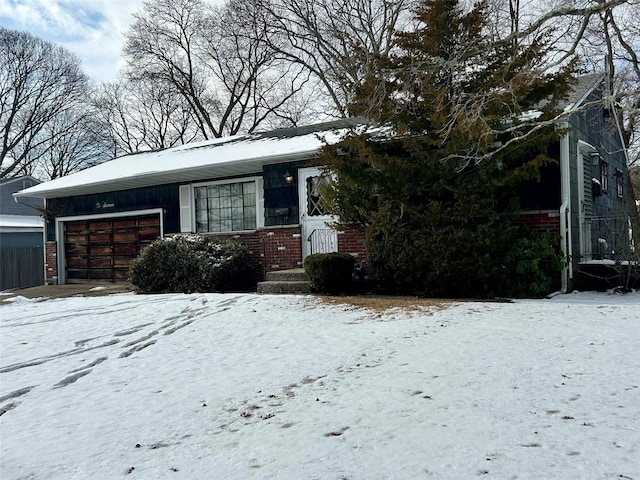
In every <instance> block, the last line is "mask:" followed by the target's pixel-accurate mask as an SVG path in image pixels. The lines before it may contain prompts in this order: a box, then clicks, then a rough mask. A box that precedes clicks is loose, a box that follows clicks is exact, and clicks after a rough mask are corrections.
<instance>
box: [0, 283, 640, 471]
mask: <svg viewBox="0 0 640 480" xmlns="http://www.w3.org/2000/svg"><path fill="white" fill-rule="evenodd" d="M639 306H640V295H639V294H630V295H626V296H623V295H607V294H574V295H565V296H557V297H555V298H554V299H552V300H536V301H533V300H530V301H519V302H516V303H512V304H507V303H478V302H471V303H456V304H453V305H452V306H450V307H449V308H444V309H437V308H435V307H434V308H432V309H423V310H417V311H412V312H407V311H403V310H399V309H394V310H390V311H387V312H386V313H378V312H373V311H368V310H363V309H356V308H354V307H349V306H345V305H327V304H324V303H322V302H321V301H320V300H318V299H316V298H314V297H310V296H309V297H304V296H257V295H248V294H247V295H240V294H237V295H229V294H227V295H215V294H207V295H203V294H194V295H158V296H142V295H133V294H120V295H111V296H106V297H97V298H77V297H75V298H66V299H57V300H47V301H35V302H26V301H19V300H18V301H14V302H12V303H5V304H3V305H0V346H1V350H0V413H2V412H4V413H3V415H2V416H1V417H0V432H1V450H0V453H1V457H0V477H1V478H2V479H3V480H12V479H27V478H28V479H33V480H41V479H42V480H44V479H46V480H51V479H124V478H127V479H163V478H172V479H343V478H346V479H414V478H415V479H418V478H419V479H469V478H494V479H618V480H619V479H634V480H640V423H639V419H640V388H639V386H640V378H639V375H640V354H639V353H638V350H637V348H638V345H640V314H639V308H638V307H639Z"/></svg>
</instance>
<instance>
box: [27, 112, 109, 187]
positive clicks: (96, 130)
mask: <svg viewBox="0 0 640 480" xmlns="http://www.w3.org/2000/svg"><path fill="white" fill-rule="evenodd" d="M96 113H97V112H95V111H94V110H92V109H91V108H89V106H88V105H87V106H83V108H75V109H73V110H67V111H65V112H61V113H60V114H58V115H56V116H55V117H54V118H53V119H52V121H51V122H49V123H48V124H47V125H46V126H45V128H44V130H43V133H44V136H45V138H47V139H48V140H47V141H46V142H43V143H42V144H41V145H40V146H39V148H38V149H37V150H36V152H35V156H37V157H38V158H39V161H38V162H37V164H35V165H34V166H35V170H34V174H35V175H36V176H37V177H39V178H42V179H47V180H48V179H54V178H58V177H63V176H65V175H69V174H70V173H73V172H75V171H78V170H82V169H84V168H88V167H91V166H93V165H97V164H98V163H102V162H104V161H107V160H109V159H110V158H112V156H113V155H112V152H113V143H112V141H111V139H110V138H109V136H108V133H107V132H108V128H107V127H106V125H105V124H104V123H103V122H102V121H101V120H100V118H99V116H98V115H97V114H96Z"/></svg>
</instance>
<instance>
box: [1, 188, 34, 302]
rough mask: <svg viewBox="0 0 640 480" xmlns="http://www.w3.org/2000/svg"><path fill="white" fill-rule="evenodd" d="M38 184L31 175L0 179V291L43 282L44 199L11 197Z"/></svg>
mask: <svg viewBox="0 0 640 480" xmlns="http://www.w3.org/2000/svg"><path fill="white" fill-rule="evenodd" d="M39 183H40V181H39V180H38V179H36V178H34V177H31V176H21V177H15V178H10V179H7V180H3V181H2V182H0V290H7V289H11V288H24V287H32V286H35V285H42V284H44V236H43V235H44V221H43V219H42V209H43V207H44V201H43V200H42V199H40V198H33V197H23V198H20V199H19V201H18V202H16V201H15V199H14V197H13V194H14V193H16V192H18V191H20V190H24V189H26V188H30V187H33V186H35V185H38V184H39Z"/></svg>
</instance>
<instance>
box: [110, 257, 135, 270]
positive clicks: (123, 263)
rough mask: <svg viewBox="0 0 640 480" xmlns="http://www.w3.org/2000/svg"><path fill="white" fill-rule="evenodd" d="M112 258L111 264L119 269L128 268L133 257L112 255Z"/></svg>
mask: <svg viewBox="0 0 640 480" xmlns="http://www.w3.org/2000/svg"><path fill="white" fill-rule="evenodd" d="M112 258H113V266H114V267H115V268H119V269H126V270H128V269H129V266H130V265H131V261H132V260H133V259H134V257H129V256H127V257H112Z"/></svg>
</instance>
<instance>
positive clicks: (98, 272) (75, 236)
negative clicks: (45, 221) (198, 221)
mask: <svg viewBox="0 0 640 480" xmlns="http://www.w3.org/2000/svg"><path fill="white" fill-rule="evenodd" d="M159 237H160V216H159V215H158V214H153V215H143V216H140V217H124V218H118V217H114V218H105V219H99V220H87V221H77V222H65V224H64V241H65V258H66V268H67V281H70V282H71V283H73V281H90V280H111V281H125V280H127V278H128V275H129V266H130V265H131V262H132V261H133V259H134V258H136V257H137V256H138V255H139V254H140V252H141V251H142V250H143V249H144V248H145V247H146V246H148V245H149V244H150V243H151V242H153V241H154V240H156V239H157V238H159Z"/></svg>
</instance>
